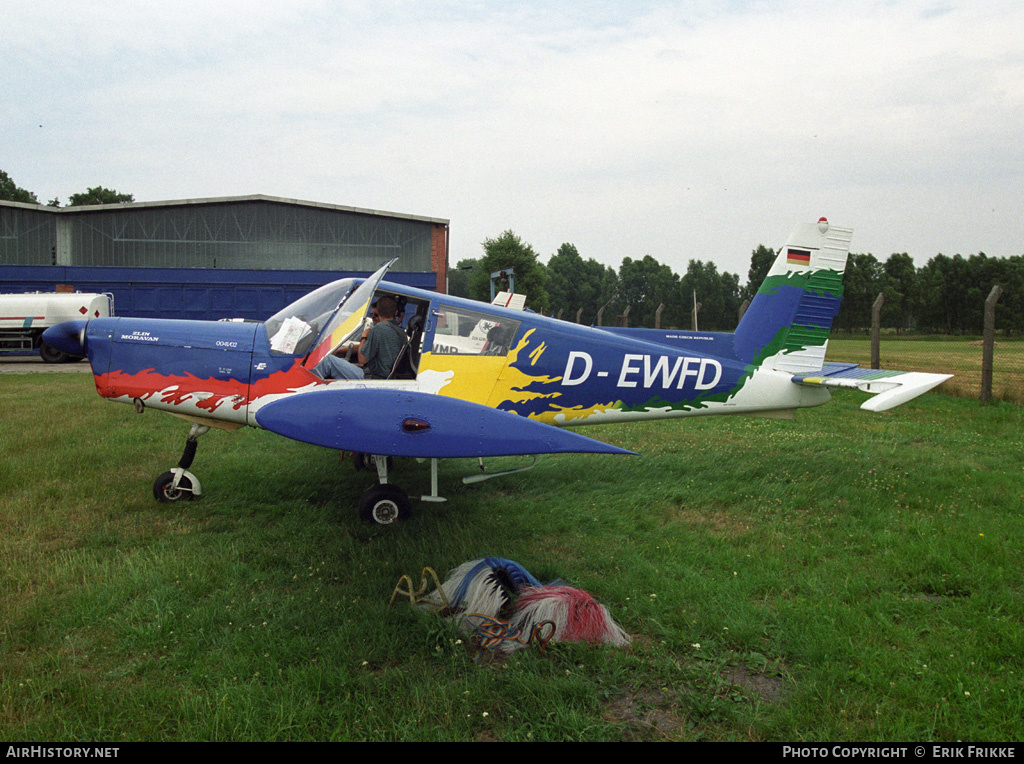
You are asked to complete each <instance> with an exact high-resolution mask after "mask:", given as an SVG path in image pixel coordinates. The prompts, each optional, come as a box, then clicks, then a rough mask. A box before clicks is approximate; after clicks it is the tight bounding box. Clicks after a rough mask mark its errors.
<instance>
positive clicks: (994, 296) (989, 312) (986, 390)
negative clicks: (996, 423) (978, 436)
mask: <svg viewBox="0 0 1024 764" xmlns="http://www.w3.org/2000/svg"><path fill="white" fill-rule="evenodd" d="M1002 293H1003V288H1002V287H1001V286H999V284H996V285H995V286H994V287H992V291H991V292H989V293H988V297H986V298H985V330H984V334H983V335H982V342H981V344H982V351H981V402H982V403H985V402H986V401H989V400H991V399H992V367H993V359H994V357H995V344H996V303H997V302H999V296H1000V295H1001V294H1002Z"/></svg>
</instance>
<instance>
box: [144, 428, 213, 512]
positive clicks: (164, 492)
mask: <svg viewBox="0 0 1024 764" xmlns="http://www.w3.org/2000/svg"><path fill="white" fill-rule="evenodd" d="M209 431H210V428H209V427H207V426H206V425H201V424H193V425H192V429H191V430H189V433H188V438H187V439H186V440H185V452H184V453H183V454H182V455H181V459H180V460H179V461H178V466H177V467H175V468H174V469H171V470H168V471H167V472H165V473H163V474H162V475H161V476H160V477H158V478H157V479H156V482H155V483H153V498H155V499H156V500H157V501H159V502H161V503H166V502H172V501H192V499H194V498H196V497H197V496H199V495H200V494H201V493H202V492H203V489H202V487H201V486H200V485H199V479H198V478H197V477H196V476H195V475H193V474H192V473H191V472H189V471H188V468H189V467H191V466H192V461H193V460H194V459H195V458H196V449H197V448H198V447H199V436H200V435H204V434H206V433H207V432H209Z"/></svg>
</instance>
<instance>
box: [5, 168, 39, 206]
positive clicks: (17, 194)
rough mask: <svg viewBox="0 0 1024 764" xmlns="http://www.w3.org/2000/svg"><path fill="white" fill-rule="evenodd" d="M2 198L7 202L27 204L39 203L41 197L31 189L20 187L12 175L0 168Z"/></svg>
mask: <svg viewBox="0 0 1024 764" xmlns="http://www.w3.org/2000/svg"><path fill="white" fill-rule="evenodd" d="M0 199H2V200H3V201H5V202H24V203H25V204H39V199H37V198H36V195H35V194H33V193H32V192H31V191H26V190H25V189H23V188H18V186H17V185H15V183H14V181H13V180H11V176H10V175H8V174H7V173H6V172H4V171H3V170H0Z"/></svg>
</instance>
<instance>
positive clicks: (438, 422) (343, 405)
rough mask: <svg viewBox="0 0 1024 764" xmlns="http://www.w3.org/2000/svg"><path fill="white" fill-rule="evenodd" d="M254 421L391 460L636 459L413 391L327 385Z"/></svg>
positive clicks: (568, 434) (539, 425) (271, 407)
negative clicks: (596, 455) (553, 456)
mask: <svg viewBox="0 0 1024 764" xmlns="http://www.w3.org/2000/svg"><path fill="white" fill-rule="evenodd" d="M256 421H257V422H258V423H259V425H260V427H263V428H264V429H267V430H270V431H272V432H276V433H277V434H278V435H284V436H285V437H286V438H292V439H293V440H299V441H302V442H304V443H312V444H314V445H317V446H325V447H327V448H336V449H339V450H345V451H359V452H362V453H369V454H384V455H388V456H412V457H417V458H438V459H446V458H462V457H483V456H516V455H521V454H549V453H565V452H576V453H604V454H631V453H633V452H632V451H626V450H625V449H622V448H618V447H617V446H612V445H609V444H607V443H602V442H601V441H599V440H593V439H592V438H587V437H585V436H583V435H578V434H576V433H575V432H572V431H570V430H563V429H560V428H558V427H554V426H552V425H549V424H544V423H543V422H538V421H536V420H533V419H526V418H524V417H520V416H518V415H516V414H511V413H509V412H507V411H501V410H499V409H492V408H488V407H487V406H481V405H479V404H476V403H469V402H468V401H463V400H459V399H457V398H447V397H445V396H441V395H431V394H428V393H420V392H415V391H411V390H389V389H384V388H353V387H343V386H338V385H332V386H331V387H328V388H321V389H319V390H311V391H310V392H307V393H300V394H297V395H292V396H290V397H288V398H283V399H281V400H277V401H274V402H273V403H268V404H267V405H266V406H264V407H262V408H261V409H260V410H259V411H258V412H257V413H256Z"/></svg>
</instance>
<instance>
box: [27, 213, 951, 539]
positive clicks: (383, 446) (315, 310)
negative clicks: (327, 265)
mask: <svg viewBox="0 0 1024 764" xmlns="http://www.w3.org/2000/svg"><path fill="white" fill-rule="evenodd" d="M852 233H853V232H852V229H848V228H839V227H837V226H833V225H830V224H829V222H828V221H827V220H826V219H825V218H821V219H820V220H819V221H818V222H817V223H809V224H802V225H799V226H797V228H796V229H795V231H794V232H793V234H792V235H791V236H790V238H789V240H788V242H787V243H786V245H785V246H784V247H782V248H781V249H780V250H779V252H778V255H777V257H776V260H775V262H774V264H773V266H772V268H771V270H770V271H769V272H768V275H767V277H766V278H765V280H764V282H763V283H762V285H761V287H760V289H759V291H758V292H757V295H756V297H755V298H754V299H753V300H752V302H751V304H750V306H749V308H748V309H747V311H746V313H745V314H744V315H743V317H742V319H741V320H740V322H739V325H738V326H737V328H736V331H735V332H734V333H731V334H727V333H719V332H690V331H680V330H675V329H672V330H661V329H631V328H611V327H601V328H594V327H586V326H580V325H577V324H573V323H568V322H565V321H560V320H557V319H554V318H549V317H545V316H541V315H538V314H536V313H533V312H531V311H528V310H525V309H523V305H522V299H521V296H520V297H518V298H517V297H516V296H513V295H509V294H499V295H498V297H496V298H495V299H494V302H493V303H491V304H487V303H481V302H477V301H474V300H467V299H462V298H458V297H452V296H450V295H446V294H439V293H434V292H429V291H424V290H418V289H413V288H409V287H405V286H402V285H399V284H392V283H388V282H385V281H383V278H384V276H385V274H386V272H387V270H388V268H389V267H390V266H391V265H392V263H393V262H394V261H391V262H389V263H386V264H385V265H383V266H382V267H381V268H380V269H379V270H378V271H377V272H376V273H374V274H373V275H372V276H370V277H369V278H367V279H351V278H349V279H342V280H340V281H335V282H333V283H330V284H326V285H325V286H322V287H320V288H319V289H317V290H315V291H313V292H311V293H310V294H308V295H306V296H305V297H303V298H301V299H299V300H298V301H296V302H295V303H293V304H291V305H289V306H288V307H286V308H284V309H283V310H281V311H279V312H278V313H277V314H275V315H274V316H272V317H271V318H269V319H268V320H266V321H264V322H263V323H244V322H231V321H219V322H216V321H179V320H166V319H143V318H127V317H121V318H94V319H92V320H88V321H84V320H82V321H69V322H65V323H62V324H59V325H58V326H55V327H51V328H50V329H48V330H47V331H46V333H45V335H44V340H45V341H46V342H47V343H49V344H50V345H51V346H53V347H55V348H58V349H60V350H62V351H64V352H66V353H70V354H72V355H86V356H87V357H88V359H89V363H90V364H91V366H92V372H93V375H94V379H95V383H96V390H97V391H98V392H99V394H100V395H101V396H103V397H104V398H109V399H111V400H114V401H120V402H122V403H129V404H132V405H134V406H135V409H136V411H137V412H139V413H142V412H143V411H145V410H146V409H157V410H160V411H166V412H169V413H171V414H173V415H175V416H177V417H180V418H181V419H184V420H186V421H188V422H190V423H191V430H190V431H189V435H188V438H187V440H186V445H185V451H184V454H183V455H182V458H181V460H180V461H179V462H178V466H177V467H175V468H173V469H171V470H169V471H167V472H164V473H163V474H162V475H160V476H159V477H158V478H157V480H156V483H155V484H154V486H153V493H154V496H155V497H156V498H157V499H158V500H160V501H177V500H180V499H191V498H194V497H196V496H198V495H199V494H201V493H202V489H201V486H200V483H199V480H198V479H197V478H196V476H195V475H194V474H193V473H191V472H189V468H190V467H191V465H192V461H193V459H194V457H195V453H196V447H197V439H198V438H199V437H200V436H201V435H202V434H204V433H206V432H208V431H209V430H210V429H211V428H216V429H221V430H229V431H230V430H235V429H238V428H241V427H245V426H247V425H248V426H251V427H257V428H263V429H265V430H270V431H272V432H275V433H277V434H279V435H283V436H285V437H287V438H292V439H295V440H298V441H303V442H306V443H312V444H316V445H319V446H324V447H326V448H331V449H337V450H340V451H342V452H344V451H350V452H353V453H354V454H355V459H354V461H355V463H356V466H357V468H359V467H362V468H367V469H370V470H375V471H376V476H377V482H376V484H375V485H374V486H373V487H372V488H370V489H369V490H367V491H366V492H365V493H364V494H363V496H362V498H361V500H360V503H359V514H360V517H362V518H363V519H364V520H368V521H371V522H376V523H380V524H389V523H392V522H395V521H397V520H403V519H406V518H407V517H409V515H410V513H411V511H412V503H411V501H410V499H409V496H408V494H406V492H405V491H404V490H402V489H401V488H399V487H398V486H396V485H394V484H393V483H391V482H390V481H389V467H390V463H391V457H415V458H418V459H429V460H430V462H431V493H430V494H427V495H423V496H421V497H420V498H421V499H422V500H425V501H444V500H445V499H444V498H443V497H441V496H439V495H438V492H437V483H438V480H437V466H438V460H439V459H445V458H478V459H480V460H481V467H482V466H483V462H482V460H483V458H485V457H495V456H511V455H533V456H534V463H536V456H537V455H538V454H546V453H559V452H579V453H603V454H631V453H633V452H630V451H626V450H624V449H622V448H618V447H616V446H613V445H609V444H607V443H603V442H601V441H599V440H595V439H593V438H589V437H586V436H584V435H581V434H579V433H578V432H576V431H574V430H573V429H569V428H571V427H575V426H577V425H584V424H601V423H610V422H623V421H628V420H641V419H672V418H677V417H687V416H708V415H715V414H751V415H760V416H774V417H789V416H792V414H793V412H794V411H795V410H796V409H799V408H805V407H809V406H819V405H821V404H823V403H825V402H827V401H828V400H829V399H830V398H831V394H830V392H829V388H831V387H840V388H854V389H857V390H861V391H864V392H867V393H872V394H874V397H872V398H869V399H868V400H867V401H866V402H865V403H864V404H863V405H862V408H864V409H867V410H869V411H884V410H886V409H889V408H892V407H894V406H898V405H899V404H901V403H904V402H906V401H908V400H910V399H912V398H914V397H916V396H918V395H921V394H922V393H924V392H927V391H928V390H930V389H932V388H933V387H935V386H936V385H938V384H941V383H942V382H943V381H945V380H946V379H948V378H949V376H950V375H944V374H925V373H920V372H895V371H880V370H876V369H862V368H859V367H857V366H856V365H855V364H825V348H826V344H827V342H828V336H829V329H830V328H831V325H832V320H833V318H834V317H835V316H836V314H837V313H838V311H839V305H840V301H841V299H842V292H843V271H844V269H845V265H846V259H847V255H848V253H849V245H850V239H851V237H852ZM382 295H390V296H392V297H394V298H396V300H397V302H398V304H399V305H400V306H403V307H404V310H403V314H402V315H401V316H399V317H397V318H396V319H395V321H394V323H395V326H396V327H398V328H399V330H400V331H401V333H402V334H401V336H402V337H403V338H404V340H403V346H402V350H401V352H400V354H399V358H398V359H397V361H396V362H395V364H394V365H393V367H392V371H391V373H390V374H389V375H388V377H387V378H381V379H360V380H349V379H325V378H322V376H321V375H320V374H319V373H318V371H317V367H318V364H319V363H320V362H321V361H322V360H323V359H324V358H325V357H327V356H328V355H329V354H332V353H334V352H336V351H337V350H338V349H339V348H341V347H342V346H345V345H346V344H348V343H350V342H351V341H352V340H353V338H356V337H357V336H358V335H359V334H360V333H361V332H362V331H363V327H364V325H365V324H364V322H365V321H366V320H367V317H368V316H369V314H370V310H371V306H372V305H373V304H374V303H375V302H376V300H377V299H378V297H380V296H382ZM530 466H531V467H532V466H533V465H530ZM529 468H530V467H520V468H518V469H512V470H505V471H503V472H494V473H487V472H484V473H483V474H477V475H474V476H469V477H466V478H463V480H464V482H476V481H478V480H483V479H488V478H490V477H496V476H498V475H502V474H509V473H511V472H518V471H520V470H523V469H529Z"/></svg>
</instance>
